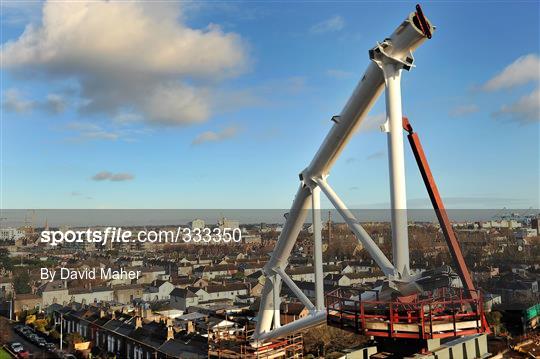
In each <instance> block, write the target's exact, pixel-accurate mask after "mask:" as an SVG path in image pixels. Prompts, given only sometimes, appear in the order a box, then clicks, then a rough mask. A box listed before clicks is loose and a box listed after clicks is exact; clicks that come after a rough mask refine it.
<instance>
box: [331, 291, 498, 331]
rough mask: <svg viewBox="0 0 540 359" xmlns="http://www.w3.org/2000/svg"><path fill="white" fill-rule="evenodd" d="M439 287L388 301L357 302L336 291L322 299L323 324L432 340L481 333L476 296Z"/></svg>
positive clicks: (480, 306)
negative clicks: (324, 309) (323, 306)
mask: <svg viewBox="0 0 540 359" xmlns="http://www.w3.org/2000/svg"><path fill="white" fill-rule="evenodd" d="M475 294H476V296H473V297H474V298H471V296H470V294H469V293H466V290H465V289H462V288H439V289H437V290H434V291H430V292H426V293H423V294H422V295H419V296H414V297H406V298H403V297H397V298H396V299H393V300H391V301H379V300H369V301H365V300H361V299H360V298H361V295H360V293H358V294H356V295H355V294H354V293H351V291H343V290H341V289H338V290H336V291H333V292H331V293H329V294H328V295H327V296H326V304H327V323H328V325H331V326H334V327H338V328H341V329H344V330H347V331H352V332H354V333H357V334H362V335H368V336H374V337H386V338H403V339H423V340H427V339H436V338H449V337H457V336H463V335H472V334H478V333H485V332H486V331H487V329H488V328H486V327H485V321H484V320H482V318H483V316H484V312H483V303H482V298H481V294H480V293H478V292H477V293H475Z"/></svg>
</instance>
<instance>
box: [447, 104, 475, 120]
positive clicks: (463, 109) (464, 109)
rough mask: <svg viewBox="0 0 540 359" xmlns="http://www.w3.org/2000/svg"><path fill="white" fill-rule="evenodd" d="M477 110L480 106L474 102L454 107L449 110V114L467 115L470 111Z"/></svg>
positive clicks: (454, 115)
mask: <svg viewBox="0 0 540 359" xmlns="http://www.w3.org/2000/svg"><path fill="white" fill-rule="evenodd" d="M479 110H480V108H479V107H478V106H477V105H475V104H468V105H461V106H457V107H454V108H453V109H452V110H451V111H450V116H452V117H462V116H467V115H470V114H472V113H476V112H478V111H479Z"/></svg>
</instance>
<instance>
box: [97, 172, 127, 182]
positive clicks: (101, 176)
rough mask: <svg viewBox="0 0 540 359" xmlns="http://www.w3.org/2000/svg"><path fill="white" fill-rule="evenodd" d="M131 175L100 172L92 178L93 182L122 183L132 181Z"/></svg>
mask: <svg viewBox="0 0 540 359" xmlns="http://www.w3.org/2000/svg"><path fill="white" fill-rule="evenodd" d="M134 178H135V176H133V175H132V174H131V173H125V172H123V173H112V172H109V171H101V172H99V173H96V174H95V175H94V176H92V179H93V180H94V181H113V182H122V181H131V180H132V179H134Z"/></svg>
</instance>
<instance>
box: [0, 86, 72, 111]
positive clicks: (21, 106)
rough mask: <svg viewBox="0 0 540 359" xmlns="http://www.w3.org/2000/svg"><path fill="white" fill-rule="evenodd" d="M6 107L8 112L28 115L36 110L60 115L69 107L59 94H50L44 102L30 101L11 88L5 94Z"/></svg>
mask: <svg viewBox="0 0 540 359" xmlns="http://www.w3.org/2000/svg"><path fill="white" fill-rule="evenodd" d="M4 107H5V109H6V110H7V111H12V112H17V113H26V112H31V111H33V110H34V109H38V110H43V111H47V112H50V113H54V114H58V113H61V112H64V110H65V109H66V107H67V102H66V100H65V99H64V98H63V97H62V96H61V95H58V94H48V95H47V98H46V99H45V100H44V101H36V100H28V99H26V98H25V96H24V95H23V94H22V93H21V92H20V91H19V90H17V89H14V88H11V89H8V90H6V92H5V94H4Z"/></svg>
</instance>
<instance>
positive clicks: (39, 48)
mask: <svg viewBox="0 0 540 359" xmlns="http://www.w3.org/2000/svg"><path fill="white" fill-rule="evenodd" d="M1 56H2V58H3V63H4V67H5V68H6V69H8V70H12V71H14V72H16V73H25V74H28V73H32V71H34V72H37V73H39V74H45V75H47V76H49V77H52V78H54V79H68V78H74V79H76V80H77V81H78V83H79V86H80V88H81V97H82V100H84V102H85V105H84V106H83V108H82V110H84V111H88V112H96V111H97V112H106V113H109V114H111V115H113V116H114V115H118V114H120V113H122V110H124V109H126V108H127V109H131V110H133V111H135V112H136V113H137V114H139V115H141V116H142V117H143V118H144V119H145V120H148V121H151V122H152V123H162V124H171V125H175V124H188V123H198V122H203V121H205V120H207V119H208V118H209V116H210V115H211V114H212V111H214V110H215V106H214V104H213V96H214V94H215V92H216V91H218V90H217V87H218V86H217V84H218V83H219V82H220V81H222V80H224V79H226V78H228V77H231V76H236V75H238V74H239V73H241V72H242V71H244V70H245V69H246V67H247V62H248V61H247V55H246V50H245V46H244V44H243V41H242V39H241V38H240V37H239V36H238V35H237V34H235V33H225V32H223V31H222V30H221V29H220V28H219V27H218V26H216V25H212V24H211V25H209V26H208V27H207V28H206V29H193V28H190V27H188V26H187V25H186V24H185V23H184V19H183V18H182V13H181V11H180V8H179V5H178V3H174V2H173V3H159V4H156V3H152V4H149V3H144V2H119V1H77V2H53V1H47V2H46V3H45V4H44V6H43V15H42V20H41V24H40V25H37V26H34V25H28V26H27V27H26V29H25V31H24V33H23V34H22V35H21V36H20V37H19V38H18V39H17V40H15V41H9V42H7V43H5V44H3V45H2V53H1Z"/></svg>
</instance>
